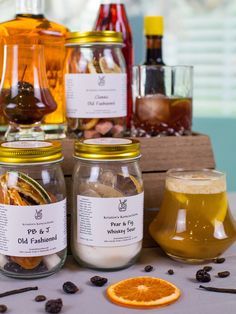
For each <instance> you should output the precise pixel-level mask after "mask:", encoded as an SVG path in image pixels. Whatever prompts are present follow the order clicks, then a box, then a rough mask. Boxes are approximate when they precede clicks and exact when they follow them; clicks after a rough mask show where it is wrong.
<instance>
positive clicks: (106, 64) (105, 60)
mask: <svg viewBox="0 0 236 314" xmlns="http://www.w3.org/2000/svg"><path fill="white" fill-rule="evenodd" d="M99 65H100V68H101V70H102V72H103V73H121V69H120V67H119V66H118V65H117V64H116V63H115V61H114V60H113V58H109V57H101V58H99Z"/></svg>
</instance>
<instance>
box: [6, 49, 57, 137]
mask: <svg viewBox="0 0 236 314" xmlns="http://www.w3.org/2000/svg"><path fill="white" fill-rule="evenodd" d="M43 49H44V48H43V46H41V45H31V44H30V45H5V46H4V59H3V74H2V81H1V85H0V107H1V110H2V112H3V114H4V115H5V116H6V118H7V120H8V121H9V126H8V129H7V131H6V134H5V138H6V140H8V141H12V140H29V139H32V140H41V139H44V138H45V134H44V131H43V129H42V128H41V121H42V119H43V118H44V117H45V116H46V115H47V114H49V113H51V112H53V111H55V110H56V108H57V105H56V102H55V101H54V98H53V96H52V94H51V92H50V90H49V86H48V82H47V77H46V70H45V69H46V68H45V61H44V50H43Z"/></svg>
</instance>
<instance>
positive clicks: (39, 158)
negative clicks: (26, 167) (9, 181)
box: [0, 141, 62, 164]
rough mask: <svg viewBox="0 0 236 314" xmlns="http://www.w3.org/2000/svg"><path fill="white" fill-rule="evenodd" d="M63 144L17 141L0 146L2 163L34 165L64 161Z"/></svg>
mask: <svg viewBox="0 0 236 314" xmlns="http://www.w3.org/2000/svg"><path fill="white" fill-rule="evenodd" d="M61 150H62V149H61V143H60V142H57V141H53V142H52V141H16V142H3V143H1V144H0V163H7V164H32V163H47V162H49V163H50V162H53V161H59V160H61V159H62V152H61Z"/></svg>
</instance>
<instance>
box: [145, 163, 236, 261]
mask: <svg viewBox="0 0 236 314" xmlns="http://www.w3.org/2000/svg"><path fill="white" fill-rule="evenodd" d="M150 233H151V235H152V237H153V238H154V239H155V240H156V241H157V243H158V244H159V245H160V246H161V247H162V249H163V250H164V251H165V252H166V254H167V255H169V256H170V257H172V258H173V259H176V260H180V261H185V262H204V261H208V260H211V259H214V258H216V257H217V256H219V255H220V254H222V253H223V252H224V251H225V250H226V249H227V248H228V247H229V246H230V245H231V244H232V243H233V242H234V241H235V239H236V224H235V221H234V220H233V218H232V216H231V213H230V211H229V208H228V201H227V195H226V177H225V174H224V173H221V172H219V171H215V170H198V171H192V170H191V171H187V170H174V169H173V170H169V171H168V172H167V177H166V185H165V192H164V197H163V200H162V204H161V209H160V212H159V213H158V215H157V217H156V218H155V219H154V221H153V222H152V223H151V225H150Z"/></svg>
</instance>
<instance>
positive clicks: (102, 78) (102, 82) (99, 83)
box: [98, 75, 105, 86]
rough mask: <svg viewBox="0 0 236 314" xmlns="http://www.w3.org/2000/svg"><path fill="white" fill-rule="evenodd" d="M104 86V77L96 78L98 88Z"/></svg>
mask: <svg viewBox="0 0 236 314" xmlns="http://www.w3.org/2000/svg"><path fill="white" fill-rule="evenodd" d="M104 85H105V76H104V75H103V76H100V75H99V76H98V86H104Z"/></svg>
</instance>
